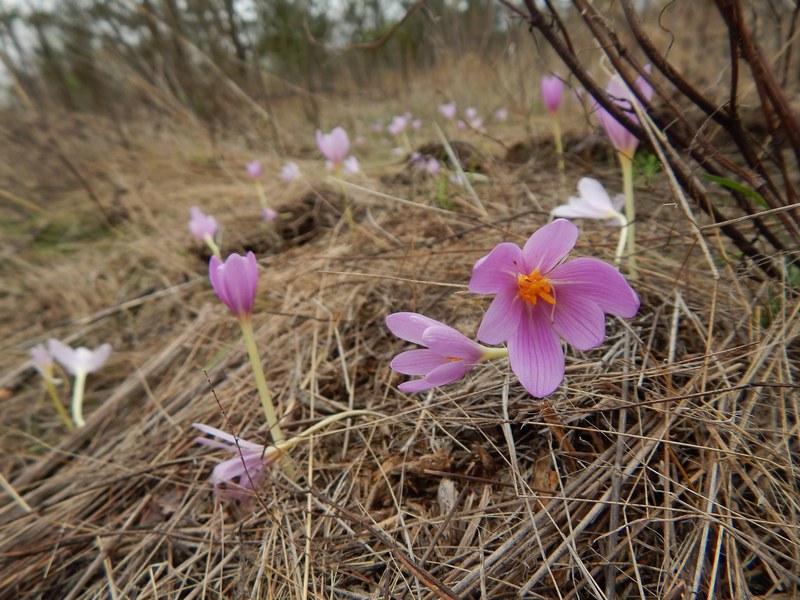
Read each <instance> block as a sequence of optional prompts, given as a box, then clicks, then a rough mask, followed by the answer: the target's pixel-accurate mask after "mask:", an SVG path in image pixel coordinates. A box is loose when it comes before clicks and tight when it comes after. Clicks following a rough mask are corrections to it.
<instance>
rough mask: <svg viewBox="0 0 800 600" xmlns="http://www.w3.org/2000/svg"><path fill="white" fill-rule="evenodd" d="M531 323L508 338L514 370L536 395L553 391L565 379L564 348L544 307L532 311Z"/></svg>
mask: <svg viewBox="0 0 800 600" xmlns="http://www.w3.org/2000/svg"><path fill="white" fill-rule="evenodd" d="M529 313H530V318H529V320H528V322H526V323H525V324H523V325H522V326H521V327H519V328H518V329H517V331H515V332H514V335H513V336H512V337H511V338H510V339H509V340H508V359H509V363H510V364H511V370H512V371H514V374H515V375H516V376H517V378H518V379H519V381H520V383H521V384H522V386H523V387H524V388H525V389H526V390H528V392H529V393H530V394H532V395H533V396H536V397H537V398H543V397H544V396H547V395H548V394H551V393H552V392H553V391H555V389H556V388H557V387H558V386H559V384H560V383H561V382H562V381H563V379H564V351H563V350H562V348H561V343H560V342H559V340H558V335H557V334H556V332H555V331H554V330H553V328H552V327H551V326H550V323H549V322H548V321H547V316H546V314H545V312H544V311H542V310H531V311H529Z"/></svg>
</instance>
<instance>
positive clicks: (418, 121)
mask: <svg viewBox="0 0 800 600" xmlns="http://www.w3.org/2000/svg"><path fill="white" fill-rule="evenodd" d="M420 127H422V119H414V120H413V121H411V129H413V130H414V131H417V130H418V129H419V128H420Z"/></svg>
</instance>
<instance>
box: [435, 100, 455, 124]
mask: <svg viewBox="0 0 800 600" xmlns="http://www.w3.org/2000/svg"><path fill="white" fill-rule="evenodd" d="M456 112H458V108H457V107H456V103H455V102H446V103H445V104H440V105H439V114H440V115H442V116H443V117H444V118H445V119H447V120H448V121H452V120H453V119H455V118H456Z"/></svg>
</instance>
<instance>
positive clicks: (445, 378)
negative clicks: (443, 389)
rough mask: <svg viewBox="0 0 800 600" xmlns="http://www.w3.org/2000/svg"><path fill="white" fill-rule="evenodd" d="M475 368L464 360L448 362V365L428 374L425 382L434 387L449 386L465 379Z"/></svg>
mask: <svg viewBox="0 0 800 600" xmlns="http://www.w3.org/2000/svg"><path fill="white" fill-rule="evenodd" d="M473 366H474V365H473V364H472V363H468V362H467V361H464V360H453V361H448V362H447V363H446V364H444V365H442V366H440V367H436V368H435V369H434V370H433V371H431V372H430V373H428V375H427V376H426V377H425V381H427V382H428V383H429V384H430V385H432V386H433V387H439V386H442V385H447V384H448V383H453V382H454V381H457V380H459V379H461V378H462V377H464V375H466V374H467V372H468V371H469V370H470V369H471V368H472V367H473Z"/></svg>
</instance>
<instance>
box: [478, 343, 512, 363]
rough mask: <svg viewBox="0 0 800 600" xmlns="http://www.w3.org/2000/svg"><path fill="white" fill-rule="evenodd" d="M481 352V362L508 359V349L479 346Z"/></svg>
mask: <svg viewBox="0 0 800 600" xmlns="http://www.w3.org/2000/svg"><path fill="white" fill-rule="evenodd" d="M481 349H482V350H483V356H482V357H481V358H482V359H483V360H496V359H498V358H507V357H508V348H489V347H487V346H481Z"/></svg>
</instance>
